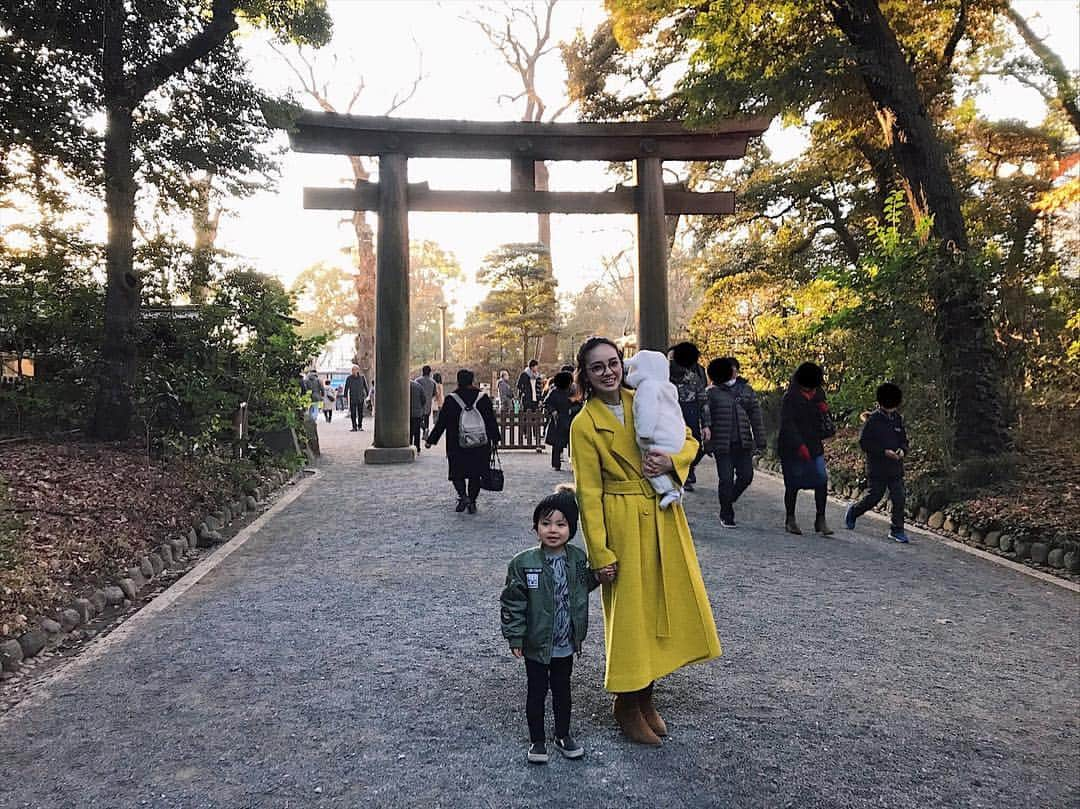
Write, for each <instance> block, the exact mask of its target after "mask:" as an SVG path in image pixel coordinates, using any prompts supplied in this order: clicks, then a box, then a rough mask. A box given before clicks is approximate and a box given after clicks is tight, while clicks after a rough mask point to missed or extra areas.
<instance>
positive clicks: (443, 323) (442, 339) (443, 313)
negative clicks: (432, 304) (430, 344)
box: [439, 303, 446, 363]
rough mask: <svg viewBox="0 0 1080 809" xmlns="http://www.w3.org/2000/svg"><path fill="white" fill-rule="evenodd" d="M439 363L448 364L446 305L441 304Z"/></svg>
mask: <svg viewBox="0 0 1080 809" xmlns="http://www.w3.org/2000/svg"><path fill="white" fill-rule="evenodd" d="M439 362H442V363H445V362H446V304H445V303H440V304H439Z"/></svg>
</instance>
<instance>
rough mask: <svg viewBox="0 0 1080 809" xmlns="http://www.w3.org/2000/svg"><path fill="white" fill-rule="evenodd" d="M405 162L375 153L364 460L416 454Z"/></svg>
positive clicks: (400, 157) (395, 459)
mask: <svg viewBox="0 0 1080 809" xmlns="http://www.w3.org/2000/svg"><path fill="white" fill-rule="evenodd" d="M408 165H409V161H408V158H407V157H406V156H405V155H403V154H398V153H391V154H381V155H379V232H378V245H377V248H378V249H377V251H376V260H375V300H376V302H377V306H376V309H375V438H374V441H373V442H372V446H370V447H368V448H367V449H366V450H365V451H364V463H370V464H383V463H407V462H409V461H412V460H413V459H414V458H415V457H416V450H415V449H414V448H413V446H412V445H411V444H410V443H409V386H408V379H409V335H410V334H411V330H410V328H409V200H408V182H409V169H408ZM401 380H405V381H406V384H404V385H402V384H401ZM387 383H389V384H387Z"/></svg>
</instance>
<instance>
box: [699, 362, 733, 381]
mask: <svg viewBox="0 0 1080 809" xmlns="http://www.w3.org/2000/svg"><path fill="white" fill-rule="evenodd" d="M706 373H707V374H708V375H709V379H711V380H712V381H713V382H715V383H716V384H717V385H722V384H724V383H725V382H727V381H728V380H729V379H731V377H732V376H733V375H734V374H735V366H734V365H732V364H731V358H730V357H718V358H717V359H715V360H713V361H712V362H710V363H709V367H708V369H706Z"/></svg>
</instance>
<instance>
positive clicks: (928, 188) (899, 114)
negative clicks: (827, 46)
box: [830, 0, 1007, 458]
mask: <svg viewBox="0 0 1080 809" xmlns="http://www.w3.org/2000/svg"><path fill="white" fill-rule="evenodd" d="M830 9H831V12H832V16H833V19H834V21H835V22H836V24H837V26H838V27H839V28H840V30H841V31H842V32H843V33H844V35H845V36H846V37H847V39H848V41H849V43H850V44H851V45H852V47H853V48H854V51H855V58H856V60H857V62H858V66H859V71H860V74H861V76H862V79H863V81H864V83H865V84H866V88H867V90H868V92H869V94H870V97H871V99H872V100H873V102H874V104H875V106H876V107H877V110H878V120H879V122H880V123H881V125H882V128H883V130H884V134H885V138H886V141H887V143H888V145H889V149H890V151H891V152H892V154H893V157H894V159H895V160H896V165H897V167H898V168H899V170H900V173H901V175H902V177H903V179H904V182H905V185H906V190H907V193H908V199H909V201H910V203H911V205H912V209H913V210H914V212H915V213H916V215H925V214H931V215H933V218H934V220H933V222H934V224H933V230H934V234H935V235H936V236H937V237H938V239H939V240H940V243H941V247H940V250H939V253H938V257H937V261H936V263H935V268H934V272H933V278H932V279H931V282H930V290H929V291H930V295H931V297H932V300H933V302H934V309H935V313H934V332H935V337H936V339H937V343H938V346H939V349H940V352H941V385H942V389H943V391H944V396H945V401H946V404H947V408H948V415H949V419H950V425H949V426H950V432H951V434H952V444H953V446H952V451H953V453H954V455H955V456H956V457H957V458H964V457H967V456H974V455H985V454H990V453H994V452H999V451H1001V450H1002V449H1004V447H1005V446H1006V443H1007V434H1006V430H1005V425H1004V420H1003V417H1002V410H1001V394H1000V385H999V383H998V361H997V357H996V355H995V352H994V348H993V341H992V335H991V326H990V319H989V316H988V307H987V305H986V300H985V295H984V291H983V289H982V285H981V282H980V280H979V278H978V275H977V273H976V272H975V270H974V268H973V267H972V264H971V256H970V255H969V245H968V237H967V229H966V227H965V224H964V218H963V214H962V213H961V210H960V195H959V193H958V192H957V190H956V187H955V185H954V184H953V181H952V175H951V174H950V172H949V166H948V163H947V161H946V159H945V149H944V147H943V146H942V144H941V141H940V140H939V139H938V137H937V135H936V133H935V132H934V128H933V125H932V123H931V121H930V119H929V116H928V114H927V111H926V107H925V105H924V104H923V101H922V97H921V94H920V92H919V88H918V85H917V84H916V81H915V74H914V72H913V71H912V69H911V66H910V65H909V64H908V62H907V60H906V59H905V58H904V54H903V52H902V51H901V49H900V45H899V43H898V42H897V40H896V37H895V35H894V34H893V31H892V29H891V28H890V27H889V24H888V22H887V21H886V20H885V17H884V16H883V15H882V13H881V9H880V8H879V7H878V3H877V0H832V2H831V3H830Z"/></svg>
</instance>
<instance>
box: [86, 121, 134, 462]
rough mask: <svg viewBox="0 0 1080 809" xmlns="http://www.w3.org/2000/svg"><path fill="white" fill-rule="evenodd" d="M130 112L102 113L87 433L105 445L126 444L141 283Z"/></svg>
mask: <svg viewBox="0 0 1080 809" xmlns="http://www.w3.org/2000/svg"><path fill="white" fill-rule="evenodd" d="M131 134H132V121H131V108H130V106H129V105H127V104H126V103H125V102H124V101H120V102H119V103H113V104H111V105H110V106H109V107H108V108H107V112H106V128H105V211H106V215H107V217H108V229H109V230H108V241H107V244H106V247H105V275H106V286H105V323H104V326H105V328H104V335H103V341H102V350H101V359H102V363H101V370H100V376H99V379H98V391H97V399H96V401H95V407H94V416H93V421H92V423H91V425H90V432H91V433H92V434H93V435H94V436H96V437H98V438H102V439H105V440H106V441H115V440H119V439H122V438H126V437H127V435H128V429H129V426H130V423H131V385H132V383H133V382H134V380H135V344H136V338H135V326H136V323H137V322H138V318H139V297H140V292H141V289H142V282H141V281H140V279H139V278H138V277H137V276H136V275H135V271H134V267H133V258H134V244H133V239H134V230H135V169H134V166H133V165H132V160H131Z"/></svg>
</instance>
